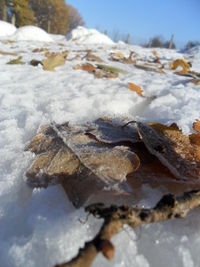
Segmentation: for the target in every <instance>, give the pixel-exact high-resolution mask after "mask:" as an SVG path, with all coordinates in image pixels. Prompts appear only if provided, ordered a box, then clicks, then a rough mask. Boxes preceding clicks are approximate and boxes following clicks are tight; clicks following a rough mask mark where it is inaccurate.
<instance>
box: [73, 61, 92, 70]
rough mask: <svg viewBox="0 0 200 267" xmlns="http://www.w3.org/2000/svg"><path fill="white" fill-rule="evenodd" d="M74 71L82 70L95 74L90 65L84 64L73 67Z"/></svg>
mask: <svg viewBox="0 0 200 267" xmlns="http://www.w3.org/2000/svg"><path fill="white" fill-rule="evenodd" d="M74 69H75V70H84V71H88V72H95V70H96V69H97V68H96V67H95V66H93V65H92V64H90V63H85V64H77V65H76V66H75V67H74Z"/></svg>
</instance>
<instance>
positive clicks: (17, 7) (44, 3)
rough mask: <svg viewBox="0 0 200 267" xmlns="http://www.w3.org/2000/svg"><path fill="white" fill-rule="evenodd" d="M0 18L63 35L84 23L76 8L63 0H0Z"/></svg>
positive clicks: (18, 24) (18, 25)
mask: <svg viewBox="0 0 200 267" xmlns="http://www.w3.org/2000/svg"><path fill="white" fill-rule="evenodd" d="M0 20H3V21H7V22H10V23H12V24H14V25H15V26H16V27H22V26H26V25H35V26H38V27H40V28H42V29H44V30H46V31H47V32H49V33H53V34H64V35H65V34H66V33H67V32H69V31H71V30H72V29H74V28H76V27H77V26H79V25H84V21H83V18H82V17H81V15H80V14H79V12H78V10H77V9H76V8H74V7H73V6H72V5H68V4H66V3H65V1H64V0H0Z"/></svg>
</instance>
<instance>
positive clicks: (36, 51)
mask: <svg viewBox="0 0 200 267" xmlns="http://www.w3.org/2000/svg"><path fill="white" fill-rule="evenodd" d="M32 52H33V53H41V52H48V49H47V48H46V47H41V48H35V49H33V50H32Z"/></svg>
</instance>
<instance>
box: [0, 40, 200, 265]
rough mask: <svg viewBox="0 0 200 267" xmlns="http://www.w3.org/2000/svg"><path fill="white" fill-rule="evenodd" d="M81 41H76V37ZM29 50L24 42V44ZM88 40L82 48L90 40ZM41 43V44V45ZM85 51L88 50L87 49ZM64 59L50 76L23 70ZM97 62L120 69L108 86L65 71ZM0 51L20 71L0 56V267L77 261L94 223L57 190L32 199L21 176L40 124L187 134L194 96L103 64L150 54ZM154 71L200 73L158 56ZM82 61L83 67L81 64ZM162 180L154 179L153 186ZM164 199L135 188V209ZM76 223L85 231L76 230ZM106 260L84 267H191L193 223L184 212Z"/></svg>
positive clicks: (196, 237) (199, 217)
mask: <svg viewBox="0 0 200 267" xmlns="http://www.w3.org/2000/svg"><path fill="white" fill-rule="evenodd" d="M84 38H85V36H84ZM29 40H30V39H29ZM89 40H90V39H89ZM45 41H46V40H45ZM89 43H90V42H89ZM42 47H47V48H48V49H49V50H50V51H64V50H69V57H68V58H69V60H67V61H66V63H65V65H63V66H60V67H58V68H57V69H56V71H54V72H47V71H44V70H43V69H42V67H41V66H38V67H33V66H31V65H29V62H30V60H31V59H39V60H40V59H42V58H44V52H38V53H34V52H33V50H34V49H35V48H42ZM88 49H90V50H93V53H95V54H96V55H98V56H100V57H101V58H102V59H103V60H104V62H105V64H109V65H113V66H116V67H119V68H122V69H123V70H124V71H125V72H124V73H121V74H120V76H119V78H117V79H109V80H107V79H98V78H95V77H94V76H93V75H92V74H89V73H87V72H84V71H81V70H74V69H73V68H74V66H75V65H76V64H79V63H80V59H78V58H76V59H74V60H71V61H70V59H73V58H75V56H77V55H79V56H80V58H83V57H84V56H85V54H86V50H88ZM0 50H3V51H9V52H16V53H18V56H21V57H22V59H21V60H22V61H24V62H25V63H26V64H25V65H7V64H6V63H7V62H8V61H9V60H11V59H14V58H16V57H15V56H0V65H1V68H0V174H1V175H0V185H1V186H0V229H1V231H0V248H1V249H0V262H1V266H4V267H11V266H12V267H21V266H26V267H35V266H37V267H44V266H46V267H48V266H49V267H50V266H51V267H53V266H54V265H55V264H56V263H61V262H64V261H66V260H69V259H70V258H72V257H73V256H75V255H76V253H77V251H78V249H79V247H81V246H83V244H84V242H85V241H87V240H90V239H91V238H92V237H94V235H95V233H96V232H97V231H98V229H99V227H100V225H101V223H102V221H101V220H98V219H95V218H93V217H92V216H90V217H89V219H88V220H86V217H87V214H86V213H85V212H84V210H83V209H79V210H76V209H75V208H73V206H72V205H71V203H70V202H69V200H68V198H67V196H66V194H65V193H64V191H63V189H62V187H61V186H52V187H49V188H47V189H34V190H32V189H31V188H29V187H28V186H27V185H26V182H25V172H26V170H27V168H28V167H29V166H30V164H31V162H32V161H33V159H34V155H33V154H32V153H30V152H25V151H24V148H25V147H26V145H27V144H28V142H29V141H30V140H31V138H32V137H33V136H34V135H35V134H36V132H37V130H38V128H39V126H40V125H41V124H44V123H49V122H52V121H54V122H56V123H62V122H66V121H71V122H74V123H75V122H81V123H83V122H86V121H92V120H94V119H96V118H98V117H101V116H112V117H114V118H116V119H117V118H119V117H120V116H128V117H129V118H130V119H134V120H141V121H158V122H162V123H168V124H170V123H172V122H176V123H177V124H178V125H179V126H180V127H181V128H182V129H183V130H184V131H185V132H186V133H189V132H191V130H192V123H193V121H194V120H195V119H197V118H199V117H200V116H199V103H200V86H197V85H194V84H192V83H189V82H187V81H188V80H189V78H187V77H181V76H178V75H175V74H174V73H173V72H172V71H166V74H159V73H155V72H146V71H144V70H141V69H136V68H135V67H134V66H133V65H125V64H122V63H117V62H110V61H109V56H110V53H111V52H116V51H119V52H122V53H123V54H125V55H126V56H128V55H129V53H130V51H135V52H136V53H137V55H138V57H140V58H142V59H152V58H153V56H152V49H145V48H142V47H139V46H130V45H122V44H114V45H113V46H110V44H109V45H105V44H104V45H103V46H102V45H94V44H91V43H90V45H89V44H85V45H84V44H83V43H81V44H79V45H77V44H76V42H72V41H70V42H67V41H66V40H63V41H62V43H61V41H60V39H59V41H58V42H56V41H55V42H53V43H48V44H47V43H45V42H44V43H42V42H37V41H35V42H30V41H29V42H26V41H23V42H18V41H15V42H14V43H11V42H7V43H6V42H3V41H2V42H0ZM157 52H158V55H159V57H160V58H161V61H162V62H170V61H172V60H174V59H177V58H183V57H184V56H186V57H189V58H190V59H191V60H193V61H195V62H196V63H195V64H196V65H195V67H194V68H195V70H196V71H199V70H200V62H199V61H198V60H196V54H195V53H193V54H187V55H184V54H181V53H179V52H178V51H175V50H167V49H157ZM84 60H85V59H84ZM128 82H133V83H136V84H137V85H140V86H141V87H142V89H143V91H144V96H145V97H139V96H138V95H137V94H136V93H134V92H132V91H130V90H129V89H128V86H127V84H128ZM161 178H162V177H161ZM164 192H165V189H164V188H163V187H162V186H161V187H157V188H150V186H149V185H143V186H142V188H141V189H140V191H139V192H136V198H137V200H136V203H135V204H138V205H142V206H146V207H149V206H153V205H154V204H155V203H156V202H157V201H158V200H159V199H160V197H161V196H162V194H163V193H164ZM81 220H82V221H85V223H83V222H81ZM112 241H113V243H114V245H115V246H116V253H115V258H114V260H113V261H112V262H108V261H106V260H105V259H104V258H103V256H102V255H98V257H97V258H96V259H95V262H94V264H93V267H94V266H95V267H101V266H104V267H107V266H114V267H130V266H133V267H149V266H150V267H160V266H161V265H162V266H168V265H170V266H171V267H195V266H199V262H200V253H199V247H200V214H199V210H196V211H193V212H192V213H190V214H189V216H188V217H187V218H186V219H184V220H178V219H176V220H175V219H174V220H171V221H167V222H164V223H157V224H153V225H147V226H143V227H141V228H138V229H135V230H132V229H130V228H128V227H125V229H124V230H123V231H122V232H121V233H119V234H118V235H117V236H115V237H114V238H113V240H112Z"/></svg>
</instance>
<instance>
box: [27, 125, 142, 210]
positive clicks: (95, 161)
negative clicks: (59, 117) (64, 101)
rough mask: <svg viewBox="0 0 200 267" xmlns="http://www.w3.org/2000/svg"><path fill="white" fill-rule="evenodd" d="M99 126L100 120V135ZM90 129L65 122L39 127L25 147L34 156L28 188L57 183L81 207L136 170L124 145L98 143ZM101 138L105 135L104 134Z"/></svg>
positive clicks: (136, 163) (136, 161)
mask: <svg viewBox="0 0 200 267" xmlns="http://www.w3.org/2000/svg"><path fill="white" fill-rule="evenodd" d="M102 124H103V120H102V121H101V136H102V134H103V133H102V132H103V127H102ZM94 126H95V125H94V124H93V125H92V128H93V130H94ZM96 127H98V126H96ZM105 127H106V125H105ZM110 128H111V125H110ZM96 129H97V128H96ZM106 129H107V127H106ZM131 129H133V128H130V129H129V131H127V130H126V131H124V132H125V136H127V135H129V136H130V135H131ZM91 130H92V129H91V127H88V126H70V125H69V124H68V123H66V124H62V125H53V126H46V127H43V128H41V130H40V131H39V132H38V134H37V135H36V136H35V137H34V138H33V140H32V142H31V143H30V144H29V146H28V147H27V150H30V151H32V152H34V153H35V154H36V155H37V156H36V158H35V160H34V162H33V164H32V166H31V167H30V169H29V170H28V171H27V173H26V175H27V177H28V180H27V181H28V183H29V185H31V186H33V187H35V186H36V187H38V186H39V187H40V186H43V187H46V186H48V185H49V184H55V183H61V184H62V185H63V187H64V189H65V191H66V193H67V194H68V196H69V198H70V200H71V201H72V202H73V203H74V205H75V206H80V205H83V204H84V203H85V202H86V201H87V200H88V199H89V198H90V199H91V197H92V196H95V194H96V193H97V192H99V191H104V188H105V187H109V188H110V192H112V191H115V190H116V189H114V188H115V186H116V185H117V184H118V183H121V182H123V181H125V180H126V176H127V174H129V173H132V172H134V171H136V170H137V168H138V167H139V164H140V161H139V159H138V157H137V155H136V154H135V153H134V152H132V151H130V150H129V149H128V148H127V147H125V146H124V145H118V144H116V145H113V146H110V145H106V143H103V142H100V141H98V140H97V139H96V138H94V136H95V133H94V132H93V133H90V134H89V132H90V131H91ZM121 132H122V131H121ZM132 133H136V129H134V130H132ZM105 135H109V134H108V131H106V133H105ZM133 136H134V135H133ZM132 141H133V142H134V140H132ZM136 141H138V139H137V140H136Z"/></svg>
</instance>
